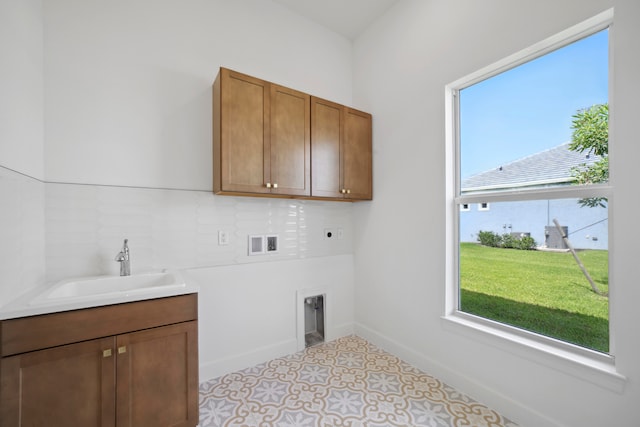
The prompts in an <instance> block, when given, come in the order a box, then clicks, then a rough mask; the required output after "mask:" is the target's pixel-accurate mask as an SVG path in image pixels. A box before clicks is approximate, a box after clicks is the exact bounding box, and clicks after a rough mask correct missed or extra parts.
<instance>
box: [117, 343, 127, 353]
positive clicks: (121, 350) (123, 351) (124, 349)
mask: <svg viewBox="0 0 640 427" xmlns="http://www.w3.org/2000/svg"><path fill="white" fill-rule="evenodd" d="M126 352H127V346H126V345H123V346H122V347H118V354H123V353H126Z"/></svg>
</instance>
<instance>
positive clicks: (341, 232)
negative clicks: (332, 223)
mask: <svg viewBox="0 0 640 427" xmlns="http://www.w3.org/2000/svg"><path fill="white" fill-rule="evenodd" d="M336 235H337V236H336V237H338V240H342V239H343V238H344V229H343V228H342V227H338V229H337V231H336Z"/></svg>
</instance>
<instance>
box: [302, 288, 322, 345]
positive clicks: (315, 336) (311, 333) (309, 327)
mask: <svg viewBox="0 0 640 427" xmlns="http://www.w3.org/2000/svg"><path fill="white" fill-rule="evenodd" d="M324 337H325V335H324V295H316V296H312V297H307V298H305V299H304V344H305V347H311V346H314V345H317V344H320V343H323V342H324Z"/></svg>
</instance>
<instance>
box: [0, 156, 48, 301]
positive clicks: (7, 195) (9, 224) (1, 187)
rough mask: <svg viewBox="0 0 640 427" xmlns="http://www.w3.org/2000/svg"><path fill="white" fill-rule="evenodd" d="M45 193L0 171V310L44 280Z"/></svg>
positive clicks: (33, 183)
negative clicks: (0, 307)
mask: <svg viewBox="0 0 640 427" xmlns="http://www.w3.org/2000/svg"><path fill="white" fill-rule="evenodd" d="M44 191H45V189H44V184H43V183H42V182H40V181H38V180H36V179H33V178H30V177H27V176H24V175H21V174H19V173H16V172H13V171H11V170H9V169H5V168H2V167H0V206H1V208H0V306H2V305H4V304H6V303H8V302H9V301H10V300H12V299H14V298H16V297H17V296H18V295H20V294H22V293H24V292H26V291H28V290H29V289H31V288H33V287H34V286H36V285H38V284H41V283H43V281H44V279H45V265H44V254H45V245H44Z"/></svg>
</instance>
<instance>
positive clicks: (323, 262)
mask: <svg viewBox="0 0 640 427" xmlns="http://www.w3.org/2000/svg"><path fill="white" fill-rule="evenodd" d="M189 276H190V278H191V279H194V280H196V281H197V282H198V283H199V284H200V293H199V295H198V297H199V313H198V326H199V336H200V344H199V345H200V380H201V381H204V380H206V379H209V378H216V377H218V376H220V375H224V374H226V373H229V372H233V371H236V370H239V369H244V368H246V367H249V366H254V365H257V364H259V363H263V362H266V361H268V360H271V359H273V358H276V357H280V356H284V355H287V354H291V353H295V352H296V351H297V349H298V348H299V347H298V344H299V343H298V342H297V336H296V335H297V329H296V328H297V326H298V319H297V313H296V312H297V311H298V307H297V306H296V305H297V303H298V302H300V304H302V301H298V300H297V298H296V293H297V292H298V291H305V290H313V291H316V290H320V291H321V292H322V293H326V295H327V300H326V302H325V305H326V307H327V311H328V316H327V319H326V320H325V327H326V332H325V334H326V335H325V340H326V341H331V340H333V339H335V338H338V337H340V336H344V335H349V334H352V333H353V320H354V319H353V305H354V301H353V296H354V290H353V282H354V278H353V256H352V255H351V254H348V255H338V256H332V257H327V258H309V259H306V260H300V261H281V262H273V263H260V264H250V265H242V266H239V265H233V266H225V267H217V268H205V269H195V270H190V271H189ZM256 281H257V282H258V283H256ZM302 317H304V316H302ZM302 329H304V321H303V323H302ZM302 335H303V336H304V334H302ZM300 344H302V345H303V346H304V338H303V342H302V343H300Z"/></svg>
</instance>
